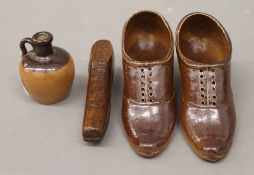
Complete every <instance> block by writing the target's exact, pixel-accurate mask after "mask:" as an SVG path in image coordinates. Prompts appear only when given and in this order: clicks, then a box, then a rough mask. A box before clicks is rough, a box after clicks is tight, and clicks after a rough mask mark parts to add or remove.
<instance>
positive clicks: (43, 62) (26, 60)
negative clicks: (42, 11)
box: [20, 32, 70, 72]
mask: <svg viewBox="0 0 254 175" xmlns="http://www.w3.org/2000/svg"><path fill="white" fill-rule="evenodd" d="M52 41H53V36H52V34H51V33H49V32H38V33H36V34H34V35H33V37H32V38H25V39H23V40H22V41H21V42H20V49H21V51H22V64H23V66H24V69H26V70H29V71H36V72H51V71H56V70H58V69H59V68H61V67H63V66H64V65H65V64H67V62H68V59H69V58H70V55H69V54H68V52H66V51H65V50H64V49H62V48H59V47H55V46H52ZM26 43H28V44H30V45H31V46H32V48H33V50H31V51H29V52H27V49H26V47H25V44H26Z"/></svg>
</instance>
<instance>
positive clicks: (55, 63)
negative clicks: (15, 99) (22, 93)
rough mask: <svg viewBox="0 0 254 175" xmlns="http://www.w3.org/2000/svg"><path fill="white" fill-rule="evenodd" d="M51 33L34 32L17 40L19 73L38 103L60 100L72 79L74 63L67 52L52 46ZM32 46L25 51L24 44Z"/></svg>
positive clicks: (68, 89) (66, 92)
mask: <svg viewBox="0 0 254 175" xmlns="http://www.w3.org/2000/svg"><path fill="white" fill-rule="evenodd" d="M52 40H53V36H52V35H51V34H50V33H48V32H39V33H36V34H35V35H34V36H33V38H25V39H23V40H22V41H21V42H20V48H21V51H22V60H21V62H20V65H19V73H20V77H21V80H22V83H23V85H24V87H25V89H26V91H27V92H28V94H29V95H30V96H31V97H33V99H35V100H36V101H37V102H39V103H42V104H53V103H57V102H59V101H61V100H63V99H64V98H65V97H66V96H67V95H68V94H69V91H70V88H71V85H72V82H73V78H74V74H75V73H74V69H75V68H74V62H73V59H72V58H71V56H70V55H69V53H68V52H66V51H65V50H64V49H61V48H59V47H54V46H52V44H51V42H52ZM26 43H29V44H31V45H32V48H33V50H31V51H29V52H27V50H26V48H25V44H26Z"/></svg>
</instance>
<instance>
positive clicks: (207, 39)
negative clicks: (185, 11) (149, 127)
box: [176, 13, 235, 161]
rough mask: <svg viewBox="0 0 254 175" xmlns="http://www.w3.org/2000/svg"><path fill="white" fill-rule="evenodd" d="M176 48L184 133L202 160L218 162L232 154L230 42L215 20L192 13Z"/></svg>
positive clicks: (180, 27) (180, 31) (181, 25)
mask: <svg viewBox="0 0 254 175" xmlns="http://www.w3.org/2000/svg"><path fill="white" fill-rule="evenodd" d="M176 47H177V54H178V61H179V65H180V71H181V79H182V101H181V112H180V114H181V123H182V127H183V130H184V133H185V135H186V138H187V140H188V141H189V143H190V144H191V147H192V148H193V150H194V151H195V152H196V153H197V154H198V155H199V156H200V157H201V158H203V159H205V160H209V161H216V160H219V159H221V158H223V157H224V156H225V155H226V153H227V152H228V151H229V149H230V146H231V143H232V139H233V135H234V130H235V109H234V102H233V95H232V91H231V85H230V60H231V42H230V38H229V36H228V34H227V32H226V31H225V29H224V28H223V27H222V25H221V24H220V23H219V22H218V21H217V20H216V19H215V18H214V17H212V16H210V15H208V14H204V13H191V14H189V15H187V16H185V17H184V18H183V19H182V20H181V22H180V23H179V25H178V27H177V31H176Z"/></svg>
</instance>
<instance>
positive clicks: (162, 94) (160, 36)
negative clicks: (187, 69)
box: [122, 11, 176, 157]
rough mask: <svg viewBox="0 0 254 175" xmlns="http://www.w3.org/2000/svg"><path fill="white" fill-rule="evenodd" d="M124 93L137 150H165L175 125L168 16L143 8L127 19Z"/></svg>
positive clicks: (125, 121)
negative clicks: (143, 9)
mask: <svg viewBox="0 0 254 175" xmlns="http://www.w3.org/2000/svg"><path fill="white" fill-rule="evenodd" d="M122 53H123V73H124V94H123V106H122V118H123V124H124V127H125V131H126V133H127V136H128V139H129V142H130V144H131V146H132V147H133V149H134V150H135V152H136V153H137V154H139V155H141V156H144V157H153V156H156V155H158V154H159V153H160V152H162V151H163V150H164V149H165V148H166V146H167V144H168V142H169V137H170V135H171V133H172V131H173V128H174V125H175V119H176V116H175V98H174V92H173V37H172V32H171V30H170V27H169V25H168V24H167V22H166V20H165V19H164V18H163V17H162V16H161V15H159V14H157V13H155V12H152V11H141V12H138V13H136V14H134V15H133V16H132V17H130V19H129V20H128V21H127V22H126V24H125V26H124V29H123V37H122Z"/></svg>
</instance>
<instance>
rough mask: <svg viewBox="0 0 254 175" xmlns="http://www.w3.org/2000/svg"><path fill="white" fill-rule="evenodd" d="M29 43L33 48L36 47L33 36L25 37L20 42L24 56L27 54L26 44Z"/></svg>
mask: <svg viewBox="0 0 254 175" xmlns="http://www.w3.org/2000/svg"><path fill="white" fill-rule="evenodd" d="M26 43H28V44H30V45H31V46H32V48H34V43H33V40H32V39H31V38H24V39H22V40H21V41H20V44H19V47H20V49H21V51H22V56H23V55H25V54H27V49H26V46H25V44H26Z"/></svg>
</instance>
